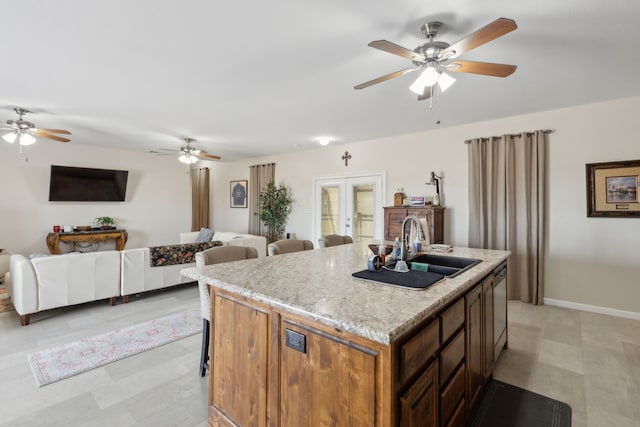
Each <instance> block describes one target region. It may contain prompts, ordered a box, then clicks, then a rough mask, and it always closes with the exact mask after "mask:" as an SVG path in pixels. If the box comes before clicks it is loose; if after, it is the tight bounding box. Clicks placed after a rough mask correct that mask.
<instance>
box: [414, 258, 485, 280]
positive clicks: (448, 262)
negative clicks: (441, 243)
mask: <svg viewBox="0 0 640 427" xmlns="http://www.w3.org/2000/svg"><path fill="white" fill-rule="evenodd" d="M412 262H419V263H422V264H429V269H428V271H430V272H432V273H437V274H442V275H443V276H446V277H455V276H457V275H458V274H461V273H463V272H465V271H467V270H468V269H470V268H471V267H473V266H474V265H476V264H479V263H481V262H482V260H481V259H475V258H461V257H455V256H444V255H433V254H422V255H418V256H416V257H414V258H412V259H410V260H409V261H408V262H407V264H409V268H411V263H412Z"/></svg>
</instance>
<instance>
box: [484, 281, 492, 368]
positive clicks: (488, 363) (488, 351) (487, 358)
mask: <svg viewBox="0 0 640 427" xmlns="http://www.w3.org/2000/svg"><path fill="white" fill-rule="evenodd" d="M482 309H483V324H482V346H483V359H484V378H485V379H487V378H488V377H489V375H491V371H493V364H494V359H493V276H491V277H489V278H487V279H486V280H485V281H484V282H482Z"/></svg>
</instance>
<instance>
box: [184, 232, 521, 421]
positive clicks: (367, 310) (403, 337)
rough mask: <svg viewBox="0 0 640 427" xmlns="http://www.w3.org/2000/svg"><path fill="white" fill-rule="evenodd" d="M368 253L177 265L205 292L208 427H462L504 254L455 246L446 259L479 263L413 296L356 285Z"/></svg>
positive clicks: (485, 369) (483, 354)
mask: <svg viewBox="0 0 640 427" xmlns="http://www.w3.org/2000/svg"><path fill="white" fill-rule="evenodd" d="M370 254H371V252H370V250H369V248H368V247H367V244H366V243H355V244H349V245H342V246H334V247H329V248H323V249H316V250H312V251H304V252H297V253H292V254H286V255H280V256H274V257H266V258H258V259H252V260H246V261H240V262H232V263H224V264H217V265H212V266H206V267H198V268H189V269H185V270H183V274H184V275H186V276H188V277H190V278H193V279H195V280H204V281H205V282H206V283H208V284H209V285H211V287H210V289H211V310H212V313H211V314H212V316H211V318H212V322H211V346H210V354H211V361H210V365H211V366H212V369H211V371H210V388H209V423H210V424H211V425H213V426H218V425H219V426H253V425H256V426H296V427H298V426H321V425H327V426H329V425H336V426H343V425H344V426H360V425H362V426H373V425H375V426H395V425H403V426H404V425H407V426H410V425H416V424H415V423H419V424H418V425H429V426H431V425H433V426H438V425H443V426H444V425H464V422H465V419H466V417H467V413H468V412H469V410H470V408H471V407H472V405H473V403H475V396H476V395H477V393H478V392H479V390H480V389H481V388H482V385H483V384H484V380H486V378H487V376H488V374H490V372H491V369H492V367H493V365H492V363H493V356H492V354H493V343H492V342H491V345H489V341H490V339H489V335H491V336H493V333H491V334H489V331H492V328H493V322H492V321H491V318H492V316H493V313H494V310H493V308H492V307H490V305H491V304H492V303H491V304H490V303H489V302H488V301H489V300H488V298H489V297H490V296H492V292H490V291H489V288H491V281H492V277H493V273H494V271H495V270H496V268H498V267H499V266H500V265H502V264H504V262H505V261H506V259H507V258H508V256H509V252H506V251H492V250H482V249H470V248H457V247H456V248H454V251H453V252H451V253H448V254H445V255H449V256H456V257H465V258H477V259H481V260H482V262H481V263H479V264H477V265H475V266H474V267H472V268H470V269H469V270H467V271H465V272H463V273H461V274H460V275H458V276H456V277H454V278H447V279H445V280H444V281H441V282H439V283H437V284H435V285H433V286H431V287H429V288H427V289H425V290H421V291H416V290H409V289H402V288H397V287H394V286H389V285H385V284H380V283H376V282H369V281H364V280H360V279H356V278H353V277H352V276H351V274H352V273H353V272H356V271H360V270H363V269H365V268H366V266H367V260H368V257H369V255H370ZM398 274H402V273H398ZM489 323H491V325H489ZM489 348H490V349H491V357H489V355H488V353H489ZM489 359H491V360H489ZM479 371H482V372H481V373H480V372H479ZM479 376H480V377H481V378H482V380H479V378H480V377H479ZM470 387H471V389H470ZM470 394H471V396H470Z"/></svg>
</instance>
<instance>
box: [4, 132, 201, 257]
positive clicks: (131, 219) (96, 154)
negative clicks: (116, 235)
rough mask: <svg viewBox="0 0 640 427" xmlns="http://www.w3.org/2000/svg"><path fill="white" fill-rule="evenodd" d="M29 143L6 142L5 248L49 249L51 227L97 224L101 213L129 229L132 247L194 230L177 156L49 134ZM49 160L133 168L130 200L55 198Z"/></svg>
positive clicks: (183, 171)
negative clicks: (64, 141)
mask: <svg viewBox="0 0 640 427" xmlns="http://www.w3.org/2000/svg"><path fill="white" fill-rule="evenodd" d="M26 148H27V150H28V151H27V152H26V154H20V152H19V150H20V147H18V146H17V144H13V145H10V144H7V143H5V142H4V141H2V140H0V248H6V249H9V250H10V251H12V252H15V253H22V254H24V255H29V254H31V253H49V250H48V249H47V246H46V243H45V237H46V235H47V233H49V232H50V231H52V226H53V225H56V224H57V225H61V226H62V225H73V226H77V225H93V219H94V218H95V217H97V216H111V217H114V218H115V220H116V223H117V226H118V227H119V228H124V229H126V230H127V231H128V234H129V240H128V243H127V246H126V247H127V248H132V247H141V246H148V245H160V244H170V243H178V241H179V236H178V234H179V233H180V232H181V231H188V230H189V229H190V226H191V202H190V186H189V176H188V175H187V169H186V168H185V166H184V165H182V164H181V163H179V162H177V161H176V158H175V157H173V156H165V157H161V156H155V155H153V154H147V153H136V152H131V151H122V150H111V149H107V148H97V147H89V146H87V145H80V144H74V143H73V141H72V142H70V143H68V144H60V143H57V142H54V141H49V140H43V139H41V140H39V141H38V142H36V143H35V144H34V145H31V146H29V147H26ZM51 164H56V165H66V166H79V167H95V168H103V169H121V170H128V171H129V179H128V184H127V195H126V201H125V202H100V203H89V202H82V203H80V202H49V201H48V198H49V173H50V172H49V171H50V165H51ZM113 246H114V244H113V242H109V243H108V244H105V245H103V246H102V247H101V249H107V248H109V247H113ZM68 249H69V248H68V247H65V248H63V244H61V250H63V251H66V250H68Z"/></svg>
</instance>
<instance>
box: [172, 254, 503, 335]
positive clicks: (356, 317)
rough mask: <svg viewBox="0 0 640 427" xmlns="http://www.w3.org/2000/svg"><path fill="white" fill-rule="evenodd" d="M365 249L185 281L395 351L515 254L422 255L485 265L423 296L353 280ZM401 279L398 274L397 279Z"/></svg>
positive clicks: (255, 264)
mask: <svg viewBox="0 0 640 427" xmlns="http://www.w3.org/2000/svg"><path fill="white" fill-rule="evenodd" d="M368 243H374V242H360V243H354V244H347V245H341V246H333V247H328V248H321V249H314V250H309V251H303V252H295V253H290V254H284V255H277V256H269V257H263V258H257V259H250V260H244V261H236V262H228V263H223V264H215V265H209V266H206V267H194V268H186V269H184V270H182V274H183V275H185V276H187V277H190V278H192V279H194V280H205V281H206V282H207V283H208V284H210V285H211V286H214V287H217V288H220V289H224V290H226V291H230V292H233V293H235V294H238V295H242V296H244V297H247V298H249V299H251V300H255V301H259V302H262V303H265V304H268V305H270V306H272V307H275V308H278V309H281V310H282V311H284V312H289V313H294V314H297V315H300V316H302V317H305V318H308V319H312V320H315V321H318V322H320V323H322V324H324V325H328V326H331V327H335V328H338V329H341V330H344V331H347V332H350V333H353V334H356V335H358V336H361V337H364V338H368V339H370V340H372V341H376V342H379V343H382V344H390V343H392V342H393V341H395V340H396V339H397V338H399V337H400V336H402V335H403V334H404V333H405V332H406V331H408V330H409V329H411V327H412V326H414V325H416V324H418V323H420V322H421V321H422V320H423V319H425V318H427V317H428V316H430V315H432V314H434V313H435V312H437V311H438V310H439V309H440V308H442V307H444V306H445V305H446V304H447V303H448V302H450V301H452V300H453V299H455V298H456V297H458V296H460V295H462V294H463V293H465V292H466V291H467V290H468V289H470V288H471V286H472V285H473V284H475V283H477V282H478V281H479V280H480V279H482V278H483V277H485V276H486V275H487V274H489V273H491V272H492V271H493V270H494V269H495V268H496V267H498V266H499V265H500V264H501V263H502V262H503V261H505V260H506V259H507V258H508V257H509V254H510V252H509V251H497V250H488V249H472V248H463V247H454V249H453V252H449V253H441V252H433V251H431V252H425V253H434V254H438V255H444V256H457V257H463V258H477V259H481V260H483V262H481V263H479V264H477V265H475V266H474V267H472V268H470V269H469V270H467V271H465V272H464V273H462V274H459V275H458V276H456V277H454V278H446V279H445V280H443V281H441V282H438V283H436V284H434V285H432V286H430V287H428V288H427V289H425V290H410V289H404V288H399V287H395V286H390V285H386V284H382V283H377V282H370V281H365V280H362V279H356V278H354V277H352V276H351V273H354V272H356V271H360V270H364V269H366V268H367V260H368V258H369V256H370V255H371V251H370V250H369V248H368V246H367V244H368ZM398 274H401V273H398Z"/></svg>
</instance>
